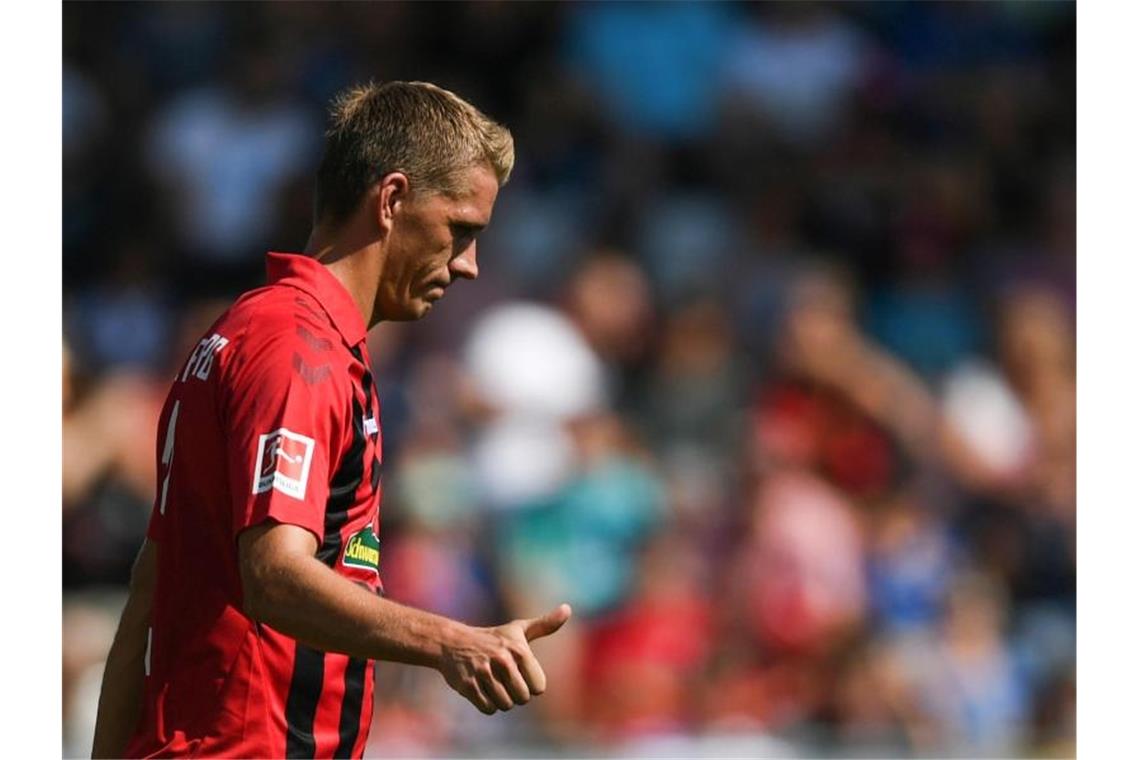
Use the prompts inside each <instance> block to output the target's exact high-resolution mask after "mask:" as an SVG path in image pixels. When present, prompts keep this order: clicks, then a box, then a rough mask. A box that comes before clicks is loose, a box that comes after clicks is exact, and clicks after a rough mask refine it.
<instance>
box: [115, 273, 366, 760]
mask: <svg viewBox="0 0 1140 760" xmlns="http://www.w3.org/2000/svg"><path fill="white" fill-rule="evenodd" d="M268 271H269V284H268V286H266V287H264V288H260V289H258V290H253V291H251V292H249V293H246V294H245V295H243V296H242V297H241V298H239V299H238V301H237V302H236V303H235V304H234V305H233V306H231V307H230V309H229V310H228V311H227V312H226V313H225V314H223V315H222V316H221V317H220V318H219V319H218V321H217V322H215V323H214V325H213V326H212V327H211V328H210V329H209V330H208V331H207V332H206V335H205V336H204V337H203V338H202V340H201V342H200V343H199V344H198V346H197V347H196V348H195V349H194V351H193V352H192V353H191V355H190V357H189V358H188V359H187V361H186V363H185V365H183V367H182V369H181V370H180V371H179V373H178V375H177V377H175V379H174V384H173V386H172V387H171V390H170V394H169V396H168V397H167V399H166V403H165V405H164V407H163V410H162V416H161V417H160V420H159V427H158V441H157V447H156V448H157V451H156V454H157V460H158V475H159V477H158V488H157V493H156V496H155V503H154V509H153V513H152V515H151V522H150V527H149V529H148V533H147V535H148V538H149V540H150V541H153V542H154V543H155V544H156V545H157V548H158V579H157V587H156V591H155V599H154V606H153V616H152V625H151V629H150V631H149V634H148V646H147V654H146V687H145V699H144V709H143V717H142V720H141V722H140V725H139V728H138V729H137V731H136V733H135V735H134V736H133V737H132V739H131V741H130V743H129V745H128V748H127V754H128V756H130V757H152V756H171V755H178V756H210V757H219V756H229V757H360V756H361V754H362V753H363V751H364V744H365V741H366V739H367V733H368V727H369V725H370V723H371V714H372V690H373V669H372V663H371V662H370V661H368V660H361V659H357V658H353V657H348V656H347V655H341V654H334V653H326V652H322V651H318V650H315V649H312V648H310V647H307V646H304V645H302V644H299V643H298V642H297V641H295V640H294V639H292V638H290V637H288V636H286V635H284V634H282V633H280V632H278V631H275V630H273V629H272V628H270V627H269V626H267V625H261V624H258V623H256V622H255V621H253V620H251V619H250V618H249V617H247V616H246V615H245V613H244V612H243V611H242V588H241V581H240V575H239V571H238V563H237V536H238V534H239V533H240V532H241V531H242V530H243V529H245V528H248V527H250V526H253V525H257V524H258V523H261V522H263V521H265V520H276V521H278V522H281V523H290V524H293V525H299V526H301V527H303V528H306V529H308V530H309V531H311V532H312V533H313V534H314V535H315V536H316V537H317V540H318V541H319V542H320V548H319V550H318V553H317V557H318V558H319V559H321V560H322V561H323V562H325V563H326V564H327V565H328V566H329V567H331V568H332V569H333V570H334V571H336V572H337V573H338V574H340V575H343V576H344V577H346V578H348V579H350V580H352V581H354V582H356V583H359V584H361V585H364V586H366V587H367V588H369V589H372V590H375V591H376V592H377V593H381V592H382V586H381V583H380V577H379V541H378V539H377V532H378V530H379V510H380V496H381V487H380V448H381V441H380V424H379V420H380V417H379V400H378V399H377V396H376V392H375V388H374V385H373V382H372V372H371V368H370V364H369V359H368V352H367V348H366V346H365V342H364V340H365V335H366V331H367V330H366V327H365V324H364V321H363V319H362V318H361V315H360V312H359V311H358V309H357V307H356V305H355V303H354V302H353V301H352V299H351V297H350V296H349V294H348V292H347V291H346V290H345V289H344V287H343V286H342V285H341V284H340V282H339V281H337V280H336V278H334V277H333V276H332V274H331V273H330V272H329V271H328V270H327V269H326V268H325V267H324V265H322V264H320V263H319V262H317V261H316V260H314V259H311V258H308V257H306V256H299V255H292V254H278V253H270V254H269V256H268Z"/></svg>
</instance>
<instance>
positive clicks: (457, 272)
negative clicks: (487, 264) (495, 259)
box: [448, 242, 479, 280]
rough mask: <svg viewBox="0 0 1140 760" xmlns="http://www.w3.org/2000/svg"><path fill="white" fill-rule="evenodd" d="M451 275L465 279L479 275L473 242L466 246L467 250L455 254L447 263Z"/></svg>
mask: <svg viewBox="0 0 1140 760" xmlns="http://www.w3.org/2000/svg"><path fill="white" fill-rule="evenodd" d="M448 268H449V269H450V270H451V273H452V275H454V276H455V277H462V278H464V279H465V280H474V279H475V278H476V277H478V276H479V264H478V263H477V262H476V261H475V243H474V242H472V243H471V245H469V246H467V250H465V251H464V252H463V253H461V254H459V255H458V256H456V257H455V258H454V259H452V260H451V263H450V264H449V265H448Z"/></svg>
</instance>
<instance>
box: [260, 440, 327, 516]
mask: <svg viewBox="0 0 1140 760" xmlns="http://www.w3.org/2000/svg"><path fill="white" fill-rule="evenodd" d="M314 445H315V444H314V442H313V439H312V438H309V437H308V436H304V435H301V434H300V433H294V432H293V431H292V430H289V429H288V428H278V429H277V430H274V431H273V432H272V433H266V434H265V435H263V436H261V437H260V438H259V439H258V441H257V464H255V465H254V468H253V492H254V493H255V494H258V493H265V492H266V491H268V490H269V489H271V488H276V489H277V490H278V491H280V492H281V493H283V494H285V495H286V496H292V497H293V498H294V499H304V498H305V486H306V485H307V484H308V482H309V466H310V465H311V464H312V463H313V447H314Z"/></svg>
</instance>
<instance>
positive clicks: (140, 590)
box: [123, 540, 158, 624]
mask: <svg viewBox="0 0 1140 760" xmlns="http://www.w3.org/2000/svg"><path fill="white" fill-rule="evenodd" d="M157 580H158V545H157V544H155V543H154V542H153V541H150V540H144V541H143V545H142V548H141V549H139V553H138V555H137V556H136V557H135V563H134V565H133V566H132V568H131V582H130V588H129V591H128V596H127V606H126V609H125V610H124V611H123V620H124V621H128V622H131V623H139V624H147V621H149V620H150V613H151V607H152V605H153V603H154V587H155V584H156V583H157Z"/></svg>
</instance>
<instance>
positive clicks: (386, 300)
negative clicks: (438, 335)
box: [377, 166, 499, 320]
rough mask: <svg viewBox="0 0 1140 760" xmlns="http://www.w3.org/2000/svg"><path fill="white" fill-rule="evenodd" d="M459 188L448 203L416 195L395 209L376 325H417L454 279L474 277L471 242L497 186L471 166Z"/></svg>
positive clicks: (484, 221) (442, 197) (442, 198)
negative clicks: (415, 321)
mask: <svg viewBox="0 0 1140 760" xmlns="http://www.w3.org/2000/svg"><path fill="white" fill-rule="evenodd" d="M459 186H460V187H461V188H462V191H461V192H460V193H459V194H458V195H457V196H454V197H453V196H449V195H444V194H442V193H428V194H422V193H421V194H413V195H411V196H410V197H409V198H408V200H406V201H404V202H403V203H401V205H400V208H399V210H398V211H397V212H396V214H395V216H394V217H393V221H392V231H391V237H390V240H389V244H388V246H387V251H386V257H385V261H384V269H383V272H382V273H381V275H380V277H381V279H380V292H379V298H378V300H377V312H378V314H377V316H378V317H379V318H380V319H390V320H409V319H419V318H421V317H422V316H424V315H425V314H427V313H428V311H430V310H431V307H432V304H433V303H434V302H435V301H437V300H439V299H440V298H442V297H443V292H444V289H445V288H447V287H448V286H450V285H451V284H452V283H453V282H455V280H456V278H459V277H463V278H466V279H468V280H473V279H475V278H476V277H477V276H478V275H479V267H478V265H477V264H476V261H475V247H476V246H475V238H476V236H477V235H478V233H479V231H480V230H482V229H483V228H484V227H486V226H487V224H488V223H489V222H490V221H491V208H492V206H494V204H495V197H496V195H498V192H499V183H498V181H497V179H496V178H495V174H494V172H493V171H491V169H490V167H485V166H475V167H472V168H470V169H467V170H465V171H463V172H461V173H460V183H459Z"/></svg>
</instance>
